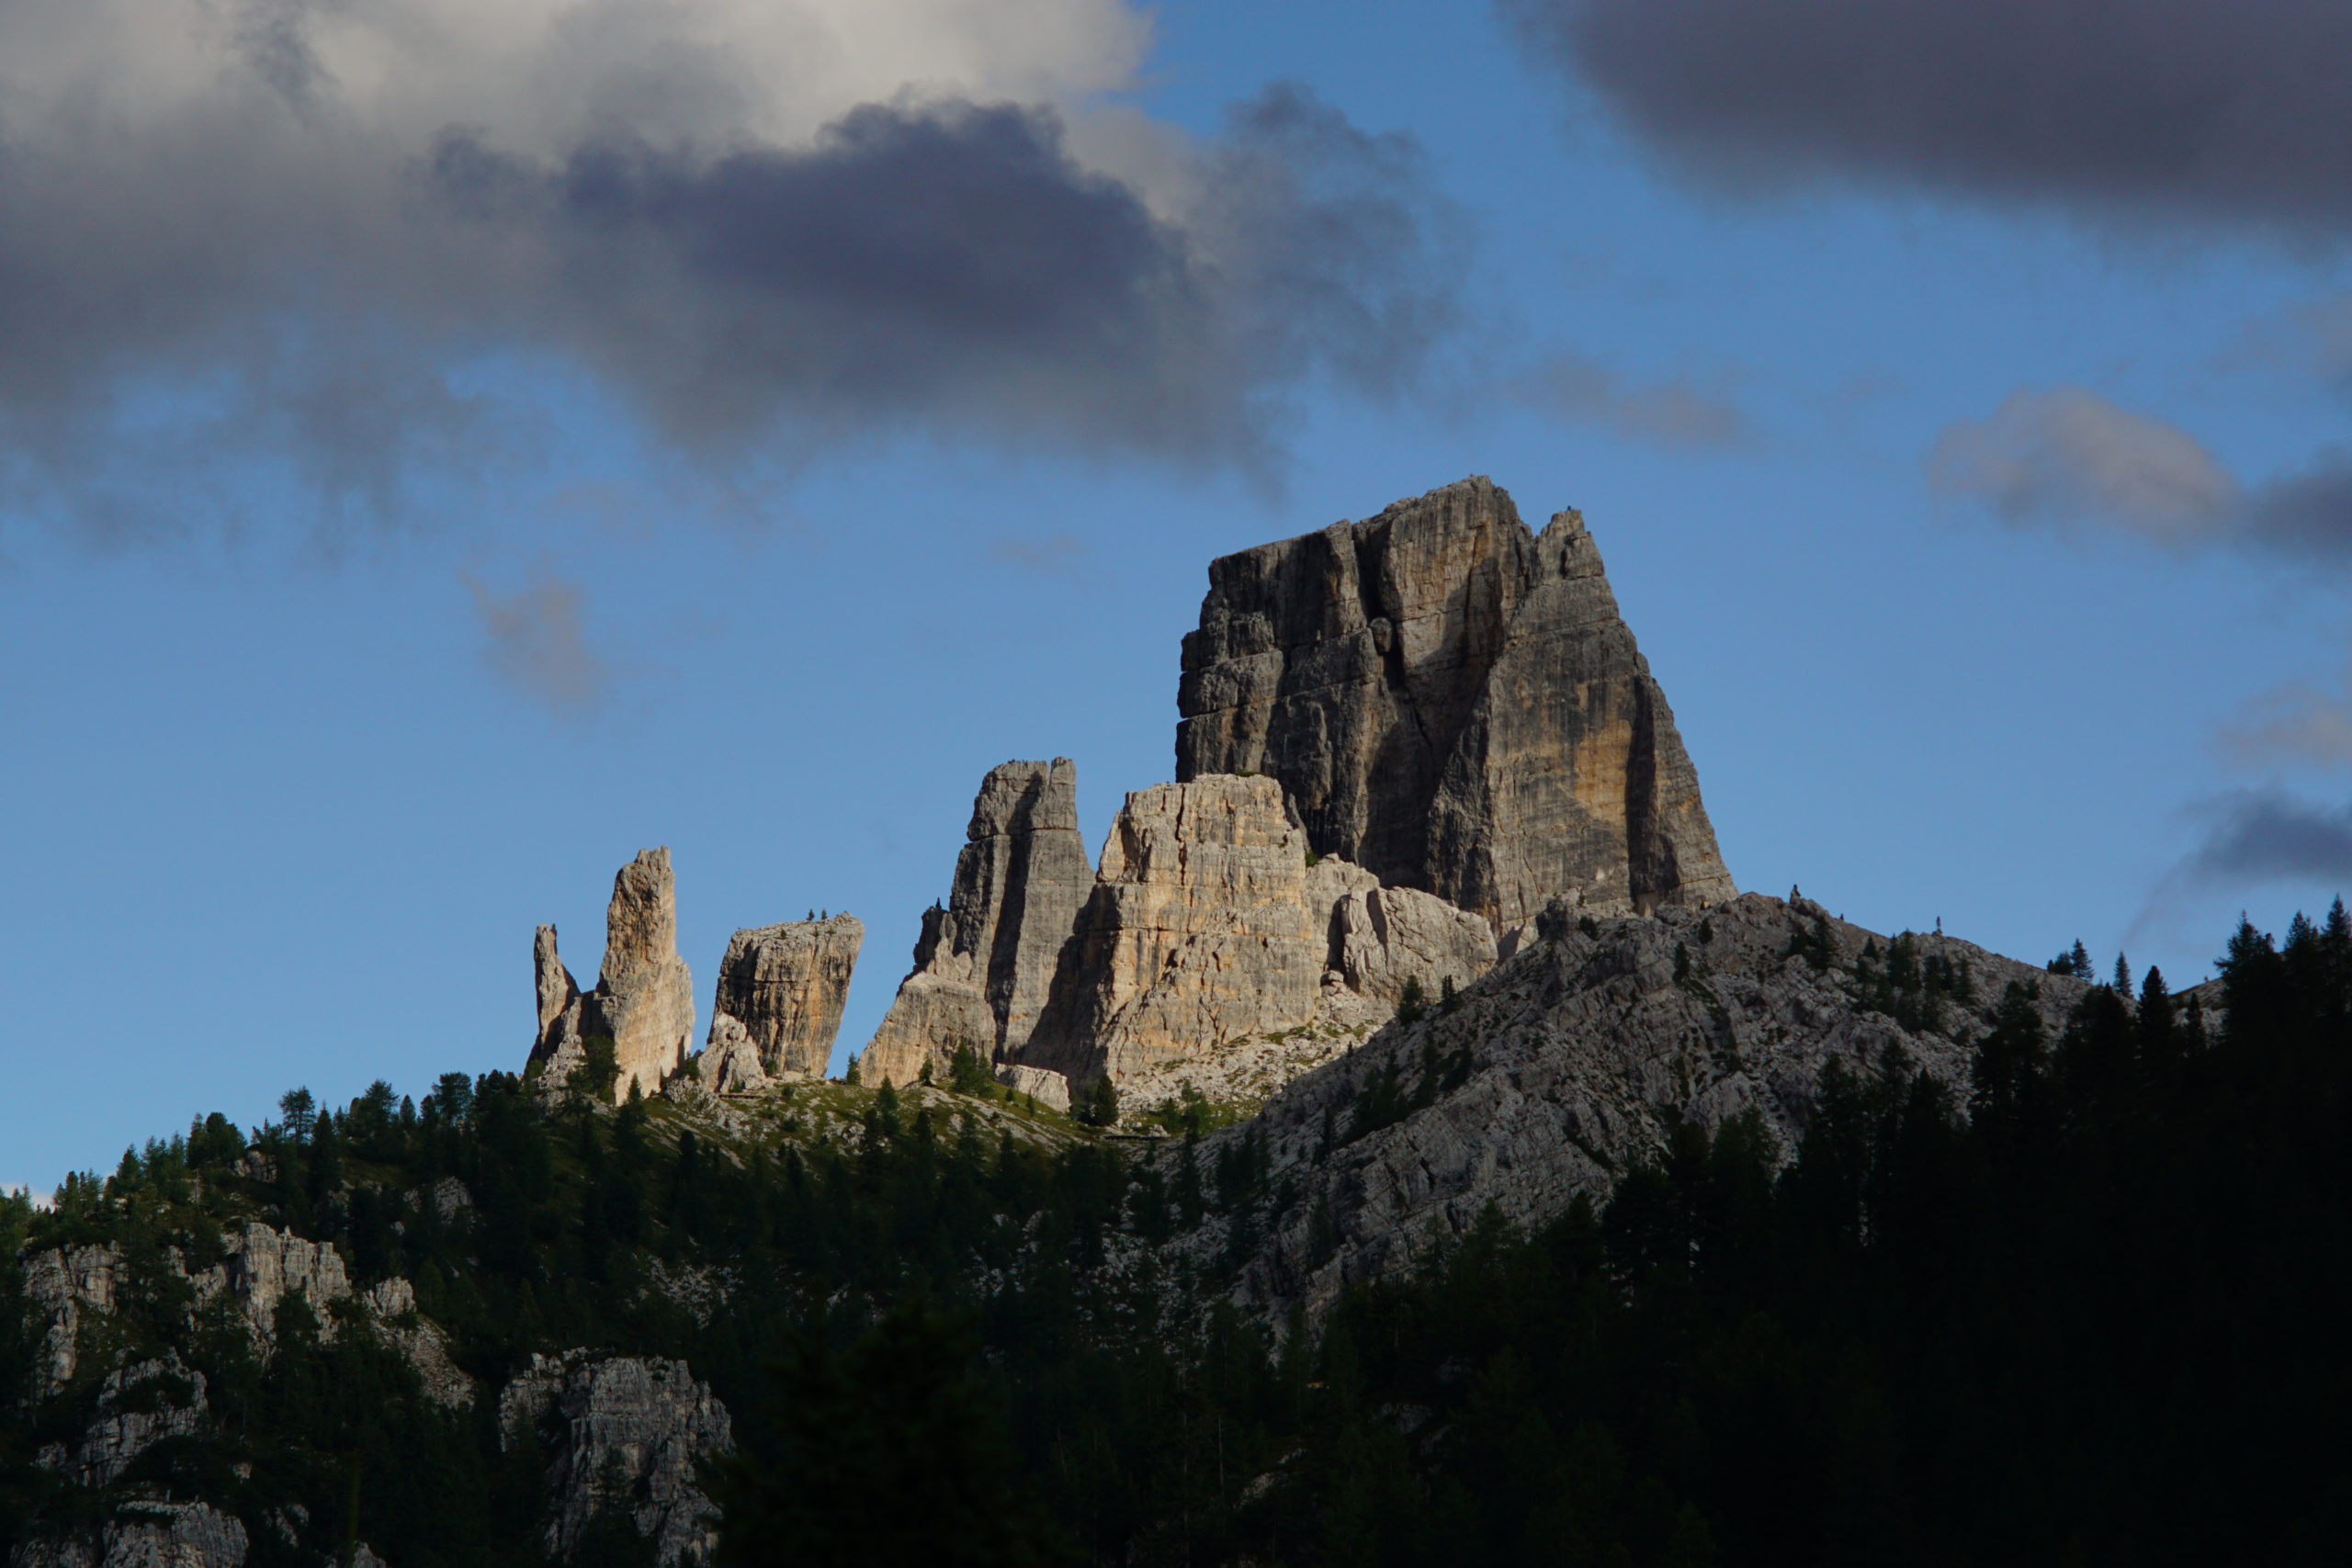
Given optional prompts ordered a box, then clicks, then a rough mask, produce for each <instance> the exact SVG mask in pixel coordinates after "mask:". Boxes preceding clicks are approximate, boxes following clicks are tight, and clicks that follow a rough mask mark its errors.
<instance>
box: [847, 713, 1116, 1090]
mask: <svg viewBox="0 0 2352 1568" xmlns="http://www.w3.org/2000/svg"><path fill="white" fill-rule="evenodd" d="M1093 883H1094V872H1093V867H1092V866H1091V864H1090V863H1089V862H1088V860H1087V856H1086V845H1085V843H1084V841H1083V840H1081V839H1080V837H1079V831H1078V768H1077V764H1075V763H1073V762H1072V761H1070V760H1069V758H1067V757H1057V758H1055V759H1054V760H1053V761H1050V762H1005V763H1001V764H1000V765H999V766H997V767H995V768H992V769H990V770H989V774H988V776H987V777H986V778H985V779H983V780H981V781H980V788H979V793H978V795H977V796H976V797H975V798H974V800H973V802H972V819H971V822H970V825H969V826H968V827H967V829H965V844H964V848H963V850H962V851H961V852H959V853H958V854H957V855H956V880H955V883H954V885H953V886H952V888H951V889H950V891H949V893H948V897H947V903H946V905H945V907H944V908H934V909H933V910H931V911H930V912H928V913H927V914H926V915H925V916H924V918H923V928H922V937H921V939H920V940H919V941H918V942H916V944H915V959H914V969H913V971H912V973H910V975H909V976H907V978H906V980H905V982H904V983H902V984H901V985H900V986H899V994H898V996H897V997H896V998H894V999H893V1000H892V1002H891V1004H890V1010H889V1012H888V1015H887V1016H886V1017H885V1018H884V1019H883V1021H882V1025H881V1027H880V1028H879V1029H878V1030H876V1032H875V1035H874V1039H873V1041H872V1042H871V1043H869V1044H868V1045H867V1046H866V1048H865V1052H864V1053H863V1054H862V1055H860V1057H859V1071H860V1074H861V1076H862V1077H865V1080H866V1081H867V1082H869V1083H880V1082H882V1081H883V1080H884V1079H885V1078H888V1080H889V1081H890V1082H892V1083H899V1084H905V1083H911V1082H913V1081H914V1080H915V1079H916V1077H918V1076H919V1075H920V1073H921V1071H922V1064H923V1062H924V1061H925V1060H926V1059H928V1060H929V1061H930V1062H931V1063H932V1065H933V1069H934V1070H935V1071H936V1070H941V1069H944V1067H945V1066H947V1064H948V1062H949V1061H950V1060H952V1059H953V1058H954V1056H955V1055H956V1048H957V1047H958V1046H960V1045H968V1046H970V1047H971V1048H972V1050H973V1052H974V1054H975V1055H978V1057H979V1059H980V1060H981V1061H983V1062H988V1061H991V1060H995V1059H998V1058H1000V1057H1001V1056H1004V1055H1012V1054H1016V1053H1018V1052H1019V1051H1020V1049H1021V1048H1022V1047H1023V1045H1024V1044H1026V1043H1027V1042H1028V1039H1029V1036H1030V1033H1031V1032H1032V1031H1033V1030H1034V1029H1035V1025H1036V1021H1037V1016H1038V1014H1039V1013H1040V1012H1041V1011H1042V1010H1044V1008H1045V1005H1046V998H1047V995H1048V994H1049V993H1050V991H1051V989H1052V987H1053V981H1054V972H1055V967H1056V965H1057V963H1058V962H1059V959H1060V956H1061V952H1062V948H1063V946H1064V945H1065V944H1066V943H1067V942H1069V938H1070V932H1071V928H1072V926H1073V924H1074V923H1075V921H1076V919H1077V918H1078V912H1079V909H1080V907H1081V906H1083V905H1084V904H1085V902H1086V900H1087V897H1088V896H1089V894H1090V893H1091V890H1092V887H1093Z"/></svg>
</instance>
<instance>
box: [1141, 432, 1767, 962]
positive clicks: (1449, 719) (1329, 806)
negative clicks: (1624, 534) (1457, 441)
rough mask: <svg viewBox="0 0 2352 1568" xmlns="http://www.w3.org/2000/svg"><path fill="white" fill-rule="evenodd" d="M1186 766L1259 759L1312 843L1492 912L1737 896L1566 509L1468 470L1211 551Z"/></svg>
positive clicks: (1669, 715) (1180, 772) (1182, 727)
mask: <svg viewBox="0 0 2352 1568" xmlns="http://www.w3.org/2000/svg"><path fill="white" fill-rule="evenodd" d="M1176 704H1177V708H1178V710H1179V712H1180V713H1181V714H1182V721H1181V722H1180V723H1179V724H1178V726H1177V729H1176V776H1177V778H1178V779H1180V780H1191V779H1194V778H1198V777H1200V776H1202V775H1203V774H1207V773H1268V774H1271V775H1272V776H1273V777H1274V778H1275V779H1277V780H1279V781H1280V782H1281V784H1282V786H1283V793H1284V794H1285V795H1288V796H1289V798H1290V800H1291V803H1292V805H1293V807H1294V808H1295V810H1296V811H1297V812H1298V814H1299V817H1300V819H1301V821H1302V822H1303V823H1304V825H1305V827H1306V834H1307V841H1308V843H1309V844H1310V845H1311V846H1312V847H1313V849H1314V850H1315V851H1316V852H1317V853H1318V854H1324V855H1338V856H1340V857H1342V858H1344V859H1346V860H1349V861H1351V862H1353V863H1356V864H1358V865H1361V866H1363V868H1364V869H1365V870H1367V871H1370V872H1372V873H1373V874H1374V875H1376V876H1378V877H1379V878H1380V879H1381V881H1382V882H1384V883H1387V884H1392V885H1396V886H1406V887H1417V888H1420V889H1422V890H1424V891H1427V892H1430V893H1434V894H1436V895H1437V896H1438V897H1442V898H1444V899H1446V900H1447V901H1448V902H1450V903H1453V904H1456V905H1459V906H1460V907H1461V908H1465V909H1469V910H1473V911H1475V912H1476V913H1478V914H1482V915H1484V916H1486V917H1487V919H1489V920H1492V921H1493V922H1495V923H1496V925H1497V926H1498V927H1508V926H1510V925H1513V924H1516V923H1518V922H1520V921H1522V920H1525V919H1530V918H1532V916H1533V915H1534V914H1535V913H1536V912H1537V911H1538V910H1540V909H1542V908H1544V903H1545V902H1546V901H1547V900H1548V899H1550V898H1552V897H1554V896H1555V895H1557V894H1560V893H1562V892H1566V891H1569V890H1572V889H1573V890H1575V891H1577V892H1579V893H1581V894H1582V895H1583V897H1584V902H1585V904H1586V905H1587V907H1589V908H1592V909H1594V910H1595V911H1596V912H1598V913H1603V914H1616V913H1621V912H1634V913H1647V912H1648V911H1649V910H1651V909H1653V908H1657V906H1659V905H1661V904H1679V905H1702V904H1710V903H1714V902H1717V901H1719V900H1721V899H1724V898H1728V897H1732V896H1733V895H1734V894H1736V892H1737V891H1738V889H1737V888H1736V887H1735V886H1733V885H1732V879H1731V874H1730V873H1729V872H1727V871H1726V870H1724V863H1723V856H1722V854H1721V853H1720V852H1718V851H1717V850H1716V848H1715V832H1714V829H1713V827H1712V826H1711V825H1710V824H1709V823H1708V821H1707V812H1706V807H1704V806H1703V805H1702V804H1701V802H1700V799H1699V777H1698V773H1696V771H1695V770H1693V769H1692V767H1691V758H1690V755H1689V754H1688V753H1687V752H1686V751H1684V750H1683V748H1682V737H1681V736H1680V734H1679V733H1678V732H1677V730H1676V729H1675V728H1674V714H1673V711H1672V710H1671V709H1670V708H1668V706H1667V702H1666V694H1664V693H1663V692H1661V691H1660V690H1659V689H1658V685H1657V681H1655V680H1654V679H1652V678H1651V675H1650V671H1649V665H1648V663H1647V662H1646V661H1645V660H1644V659H1643V658H1642V654H1641V649H1639V648H1638V647H1636V646H1635V644H1634V634H1633V632H1632V630H1631V629H1630V628H1629V627H1627V626H1626V625H1625V622H1624V619H1623V616H1621V615H1619V614H1618V611H1617V600H1616V596H1615V595H1614V594H1612V593H1611V592H1610V590H1609V579H1608V577H1607V576H1606V575H1605V574H1604V572H1603V570H1602V569H1601V564H1600V550H1599V548H1598V547H1595V546H1594V544H1593V542H1592V536H1591V535H1590V534H1589V533H1587V532H1586V530H1585V526H1584V520H1583V518H1582V517H1580V516H1578V515H1577V513H1574V512H1562V513H1557V514H1555V516H1554V517H1553V519H1552V521H1551V523H1550V525H1548V526H1547V527H1545V528H1544V531H1543V533H1541V534H1535V533H1532V532H1531V531H1530V530H1529V529H1528V526H1527V525H1526V524H1524V523H1522V522H1521V521H1520V516H1519V509H1518V508H1517V507H1516V506H1514V505H1513V504H1512V503H1511V499H1510V496H1509V495H1508V494H1506V493H1505V492H1504V491H1502V490H1501V489H1500V488H1499V487H1498V486H1497V485H1496V484H1495V483H1494V482H1493V481H1492V480H1490V479H1485V478H1483V477H1474V478H1471V479H1464V480H1462V481H1461V482H1460V483H1458V484H1451V485H1447V486H1446V487H1445V488H1443V489H1442V490H1434V491H1430V492H1429V493H1428V494H1427V495H1423V496H1419V497H1417V498H1415V499H1413V500H1410V501H1400V502H1397V503H1396V504H1395V505H1393V506H1390V507H1389V508H1388V509H1387V510H1386V511H1385V512H1383V513H1380V514H1379V515H1378V516H1376V517H1371V518H1367V519H1365V520H1364V521H1363V522H1361V523H1337V524H1334V525H1331V526H1330V527H1329V528H1325V529H1323V530H1321V531H1320V532H1318V533H1313V534H1303V535H1301V536H1298V537H1297V538H1295V539H1285V540H1283V541H1282V542H1281V543H1279V544H1272V545H1260V546H1258V547H1256V548H1254V549H1248V550H1242V551H1240V552H1238V554H1235V555H1229V556H1225V557H1223V558H1219V559H1218V560H1216V561H1215V562H1213V563H1212V564H1211V565H1210V567H1209V592H1208V597H1207V598H1206V599H1205V600H1204V601H1203V602H1202V604H1201V624H1200V628H1199V629H1198V630H1197V631H1194V632H1193V633H1191V634H1190V635H1188V636H1187V637H1185V638H1184V672H1183V679H1182V684H1181V685H1180V686H1179V687H1178V689H1177V698H1176Z"/></svg>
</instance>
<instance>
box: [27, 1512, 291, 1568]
mask: <svg viewBox="0 0 2352 1568" xmlns="http://www.w3.org/2000/svg"><path fill="white" fill-rule="evenodd" d="M250 1547H251V1542H250V1541H249V1540H247V1538H246V1535H245V1527H244V1525H243V1523H242V1522H241V1521H240V1520H239V1519H238V1518H237V1517H236V1516H234V1515H233V1514H224V1513H222V1512H220V1510H219V1509H218V1508H215V1507H212V1506H210V1505H209V1504H205V1503H167V1502H147V1501H142V1502H136V1503H131V1504H130V1505H127V1506H124V1507H123V1508H122V1509H120V1510H119V1512H117V1513H116V1515H115V1516H114V1517H112V1518H109V1519H107V1521H106V1522H105V1523H103V1524H100V1525H97V1526H96V1527H95V1528H93V1529H91V1530H90V1531H89V1532H88V1533H87V1534H86V1535H83V1536H79V1537H69V1538H66V1539H64V1540H33V1541H28V1542H27V1543H26V1544H25V1545H24V1546H22V1547H20V1548H18V1549H17V1552H16V1553H15V1554H14V1555H13V1556H12V1557H11V1558H10V1559H9V1561H10V1562H11V1563H12V1564H13V1565H14V1568H243V1563H244V1561H245V1553H246V1551H248V1550H249V1549H250Z"/></svg>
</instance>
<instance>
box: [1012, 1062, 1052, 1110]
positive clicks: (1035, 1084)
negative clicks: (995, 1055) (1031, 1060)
mask: <svg viewBox="0 0 2352 1568" xmlns="http://www.w3.org/2000/svg"><path fill="white" fill-rule="evenodd" d="M996 1081H997V1082H999V1083H1001V1084H1002V1085H1004V1087H1005V1088H1007V1089H1011V1090H1012V1092H1013V1093H1015V1094H1025V1095H1027V1096H1028V1097H1029V1098H1030V1099H1032V1100H1035V1101H1036V1102H1037V1103H1038V1104H1040V1105H1042V1106H1045V1107H1046V1109H1047V1110H1049V1111H1068V1110H1069V1079H1068V1078H1066V1077H1062V1076H1061V1074H1059V1073H1057V1072H1055V1071H1053V1070H1052V1069H1050V1068H1047V1067H1024V1066H1021V1064H1019V1063H1018V1062H1008V1063H1006V1064H1005V1065H1004V1066H1001V1067H999V1068H998V1069H997V1073H996Z"/></svg>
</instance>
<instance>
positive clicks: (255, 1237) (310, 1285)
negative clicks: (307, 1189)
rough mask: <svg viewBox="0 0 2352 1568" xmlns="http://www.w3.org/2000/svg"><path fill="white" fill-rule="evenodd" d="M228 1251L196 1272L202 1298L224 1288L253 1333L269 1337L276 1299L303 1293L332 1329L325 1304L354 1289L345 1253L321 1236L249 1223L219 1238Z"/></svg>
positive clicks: (273, 1328)
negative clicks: (304, 1235) (215, 1263)
mask: <svg viewBox="0 0 2352 1568" xmlns="http://www.w3.org/2000/svg"><path fill="white" fill-rule="evenodd" d="M221 1240H222V1242H223V1243H224V1245H225V1246H226V1247H228V1257H227V1258H224V1259H223V1260H222V1261H221V1263H220V1266H219V1267H217V1268H214V1269H207V1270H206V1271H205V1272H204V1273H202V1274H199V1275H198V1276H197V1277H196V1292H197V1295H198V1298H199V1299H209V1298H210V1297H211V1296H214V1295H216V1294H218V1293H220V1292H222V1291H226V1292H228V1293H229V1295H230V1296H231V1297H232V1299H233V1300H234V1301H235V1302H236V1303H237V1305H238V1306H239V1307H240V1308H242V1309H243V1313H244V1314H245V1322H246V1323H247V1325H250V1326H251V1328H252V1329H253V1331H254V1336H255V1337H257V1338H259V1339H261V1340H262V1341H264V1342H265V1343H266V1342H267V1341H268V1340H269V1339H270V1338H272V1337H274V1336H275V1334H276V1332H277V1326H276V1325H277V1303H280V1302H281V1301H284V1300H285V1299H286V1298H287V1297H288V1296H289V1295H295V1294H300V1295H301V1296H303V1297H304V1298H305V1299H306V1300H307V1301H308V1302H309V1303H310V1306H311V1312H312V1313H314V1314H317V1316H318V1318H319V1322H320V1324H321V1325H322V1328H324V1329H326V1331H327V1332H328V1333H329V1334H330V1335H331V1334H332V1333H333V1325H332V1323H331V1322H330V1319H329V1316H328V1312H327V1304H328V1303H331V1302H334V1301H339V1300H341V1299H342V1298H344V1297H345V1296H348V1295H349V1294H351V1275H350V1273H349V1271H348V1270H346V1269H345V1268H344V1266H343V1255H342V1254H341V1253H339V1252H337V1251H335V1249H334V1247H331V1246H329V1245H328V1244H327V1243H325V1242H322V1241H305V1240H303V1239H302V1238H301V1237H300V1236H299V1235H295V1234H294V1233H293V1232H292V1231H282V1230H275V1229H272V1228H271V1227H270V1226H268V1225H264V1224H246V1225H244V1226H243V1227H242V1228H241V1229H238V1230H234V1231H231V1232H229V1233H228V1234H227V1235H224V1236H223V1237H222V1238H221Z"/></svg>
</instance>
